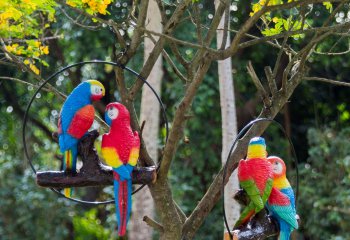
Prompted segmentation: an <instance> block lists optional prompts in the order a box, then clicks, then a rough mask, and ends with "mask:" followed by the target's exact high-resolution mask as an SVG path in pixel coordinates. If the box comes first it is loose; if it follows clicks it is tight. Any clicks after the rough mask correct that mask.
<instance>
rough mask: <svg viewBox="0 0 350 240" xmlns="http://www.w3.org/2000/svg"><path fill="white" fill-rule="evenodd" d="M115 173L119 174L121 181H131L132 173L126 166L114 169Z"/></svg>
mask: <svg viewBox="0 0 350 240" xmlns="http://www.w3.org/2000/svg"><path fill="white" fill-rule="evenodd" d="M113 170H114V171H115V172H117V173H118V174H119V176H120V180H122V181H124V180H129V179H131V171H129V169H128V167H127V166H126V165H121V166H119V167H117V168H113Z"/></svg>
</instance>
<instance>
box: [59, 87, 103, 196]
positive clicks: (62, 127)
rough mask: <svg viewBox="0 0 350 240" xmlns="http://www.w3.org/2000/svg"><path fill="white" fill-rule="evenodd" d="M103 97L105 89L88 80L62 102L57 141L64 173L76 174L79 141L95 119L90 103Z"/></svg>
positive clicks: (69, 190)
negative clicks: (61, 154)
mask: <svg viewBox="0 0 350 240" xmlns="http://www.w3.org/2000/svg"><path fill="white" fill-rule="evenodd" d="M104 95H105V88H104V87H103V85H102V84H101V83H100V82H99V81H96V80H88V81H85V82H82V83H80V84H79V85H78V86H77V87H76V88H74V89H73V91H72V92H71V94H70V95H69V96H68V97H67V99H66V101H65V102H64V104H63V106H62V109H61V112H60V115H59V118H58V140H59V146H60V151H61V152H62V153H63V169H64V170H65V172H72V173H73V174H75V173H76V162H77V155H78V142H79V139H81V138H82V137H83V136H84V135H85V134H86V133H87V131H88V130H89V128H90V127H91V125H92V123H93V121H94V117H95V110H94V107H93V105H92V104H91V103H92V101H97V100H100V99H101V98H102V97H103V96H104ZM71 194H72V189H71V188H65V189H64V195H65V196H66V197H70V196H71Z"/></svg>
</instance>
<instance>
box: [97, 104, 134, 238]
mask: <svg viewBox="0 0 350 240" xmlns="http://www.w3.org/2000/svg"><path fill="white" fill-rule="evenodd" d="M105 120H106V122H107V124H108V125H109V126H110V130H109V132H108V133H106V134H104V135H103V136H102V146H101V151H102V155H103V158H104V160H105V162H106V164H107V165H109V166H111V167H112V168H113V180H114V181H113V183H114V196H115V206H116V216H117V222H118V235H119V236H124V235H125V233H126V226H127V223H128V220H129V217H130V213H131V193H132V188H131V184H132V181H131V173H132V171H133V168H134V166H135V165H136V163H137V160H138V157H139V152H140V138H139V134H138V132H136V131H135V132H133V131H132V129H131V127H130V114H129V111H128V110H127V108H126V107H125V106H124V105H122V104H121V103H118V102H114V103H110V104H108V105H107V106H106V112H105Z"/></svg>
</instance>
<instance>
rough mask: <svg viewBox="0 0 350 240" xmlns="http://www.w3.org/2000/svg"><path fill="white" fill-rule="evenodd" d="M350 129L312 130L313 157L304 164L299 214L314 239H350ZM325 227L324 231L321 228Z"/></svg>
mask: <svg viewBox="0 0 350 240" xmlns="http://www.w3.org/2000/svg"><path fill="white" fill-rule="evenodd" d="M349 138H350V128H349V127H347V128H344V129H339V130H338V129H336V128H335V127H334V126H332V127H325V128H322V129H315V128H312V129H310V130H309V131H308V140H309V145H310V148H309V156H310V157H309V158H308V160H307V162H306V163H303V164H302V165H301V167H300V168H301V179H302V182H301V189H300V190H301V195H300V199H301V200H302V202H303V204H301V205H300V208H299V213H300V214H301V219H302V221H303V224H302V228H303V230H301V231H305V232H307V234H306V235H307V236H308V237H310V238H311V239H349V238H350V234H349V231H348V229H349V228H350V225H349V223H350V215H349V208H348V207H349V204H350V202H349V195H350V180H349V179H350V178H349V176H350V146H349V142H348V141H347V139H349ZM321 229H322V230H321Z"/></svg>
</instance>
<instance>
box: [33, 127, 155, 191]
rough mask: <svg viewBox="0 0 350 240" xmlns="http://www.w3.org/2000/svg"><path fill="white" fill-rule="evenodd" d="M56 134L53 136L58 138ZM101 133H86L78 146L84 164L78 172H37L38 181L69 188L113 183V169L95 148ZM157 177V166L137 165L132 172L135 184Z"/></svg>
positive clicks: (42, 183)
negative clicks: (100, 157)
mask: <svg viewBox="0 0 350 240" xmlns="http://www.w3.org/2000/svg"><path fill="white" fill-rule="evenodd" d="M56 136H57V135H56V134H53V137H54V138H56V139H57V137H56ZM98 136H99V133H98V132H97V131H96V130H94V131H91V132H89V133H88V134H86V135H85V136H84V137H83V138H82V139H81V141H80V142H79V146H78V153H79V155H80V156H81V159H82V162H83V166H82V168H81V169H80V171H79V172H78V173H74V174H71V173H69V174H68V173H66V172H64V171H45V172H37V174H36V182H37V184H38V185H39V186H41V187H52V188H67V187H87V186H105V185H113V170H112V168H111V167H108V166H105V165H103V164H102V163H101V161H100V159H99V157H98V155H97V152H96V150H95V148H94V142H95V140H96V138H97V137H98ZM156 178H157V170H156V167H155V166H151V167H136V168H134V171H133V172H132V183H133V184H149V183H154V182H155V181H156Z"/></svg>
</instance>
